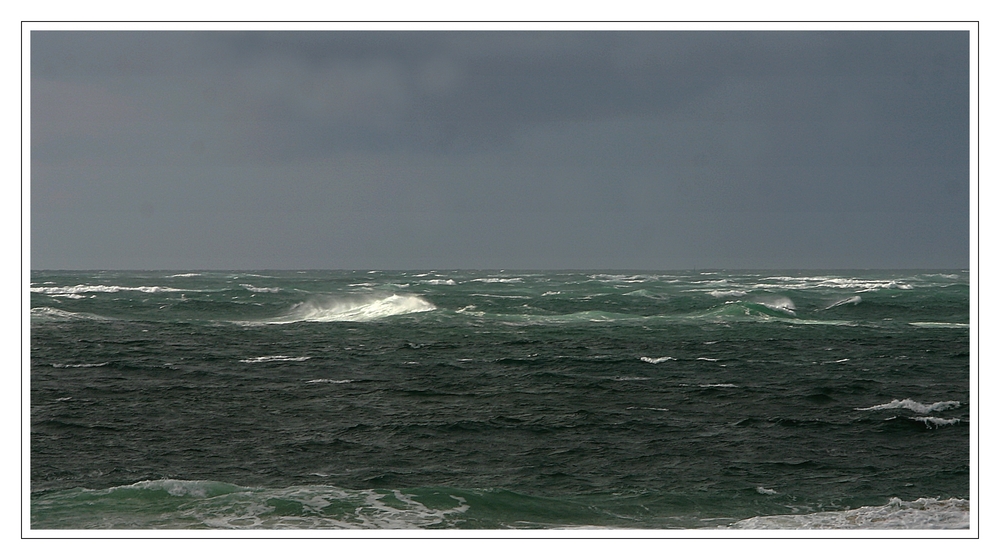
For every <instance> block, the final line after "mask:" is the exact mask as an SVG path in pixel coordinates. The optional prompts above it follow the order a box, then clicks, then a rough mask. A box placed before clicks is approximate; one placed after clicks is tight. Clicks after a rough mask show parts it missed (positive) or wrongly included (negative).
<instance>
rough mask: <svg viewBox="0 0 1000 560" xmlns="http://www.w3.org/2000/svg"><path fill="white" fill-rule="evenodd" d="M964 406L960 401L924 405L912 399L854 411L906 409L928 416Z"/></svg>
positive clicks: (894, 400) (895, 400) (897, 400)
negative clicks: (929, 413) (928, 414)
mask: <svg viewBox="0 0 1000 560" xmlns="http://www.w3.org/2000/svg"><path fill="white" fill-rule="evenodd" d="M960 406H962V403H960V402H958V401H940V402H936V403H933V404H923V403H919V402H916V401H914V400H911V399H903V400H899V399H893V400H892V402H888V403H885V404H877V405H875V406H869V407H867V408H855V409H854V410H892V409H896V408H905V409H907V410H912V411H913V412H916V413H918V414H927V413H928V412H937V411H940V410H949V409H952V408H958V407H960Z"/></svg>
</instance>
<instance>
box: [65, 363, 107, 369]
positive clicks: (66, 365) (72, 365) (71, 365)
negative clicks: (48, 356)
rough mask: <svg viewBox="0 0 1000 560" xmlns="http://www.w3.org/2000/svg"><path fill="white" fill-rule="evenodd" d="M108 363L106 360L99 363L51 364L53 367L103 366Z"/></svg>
mask: <svg viewBox="0 0 1000 560" xmlns="http://www.w3.org/2000/svg"><path fill="white" fill-rule="evenodd" d="M106 365H108V362H101V363H99V364H52V367H54V368H92V367H104V366H106Z"/></svg>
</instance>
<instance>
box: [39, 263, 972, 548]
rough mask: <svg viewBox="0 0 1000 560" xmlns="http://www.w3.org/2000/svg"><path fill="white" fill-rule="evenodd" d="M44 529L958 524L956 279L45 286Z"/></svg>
mask: <svg viewBox="0 0 1000 560" xmlns="http://www.w3.org/2000/svg"><path fill="white" fill-rule="evenodd" d="M30 289H31V332H30V337H31V354H30V360H31V365H30V399H31V413H30V414H31V454H30V465H31V467H30V477H31V479H30V485H31V500H30V508H31V513H30V518H31V528H32V529H133V528H134V529H218V528H235V529H250V528H254V529H282V528H291V529H312V528H316V529H321V528H329V529H336V528H346V529H363V528H373V529H394V528H403V529H414V528H428V529H432V528H437V529H456V530H460V529H554V528H612V529H623V528H632V529H734V530H741V529H768V528H776V529H789V528H792V529H866V528H870V529H967V528H969V525H970V523H969V512H970V502H969V500H970V478H969V477H970V471H969V467H970V424H969V422H970V338H969V336H970V334H969V332H970V331H969V320H970V319H969V317H970V313H969V305H970V304H969V301H970V299H969V274H968V271H964V270H963V271H958V270H955V271H836V272H820V271H805V272H802V271H796V272H790V271H701V272H662V273H651V272H635V273H632V272H627V273H623V272H601V271H592V272H580V271H574V272H558V271H553V272H539V271H532V272H512V271H410V272H383V271H255V272H247V271H233V272H190V271H174V272H119V271H113V272H112V271H103V272H58V271H35V272H33V273H32V276H31V288H30Z"/></svg>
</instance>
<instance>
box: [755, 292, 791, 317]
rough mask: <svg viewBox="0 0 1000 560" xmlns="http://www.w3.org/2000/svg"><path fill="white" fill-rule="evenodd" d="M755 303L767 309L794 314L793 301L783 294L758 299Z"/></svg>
mask: <svg viewBox="0 0 1000 560" xmlns="http://www.w3.org/2000/svg"><path fill="white" fill-rule="evenodd" d="M757 303H759V304H761V305H763V306H764V307H767V308H768V309H773V310H775V311H781V312H783V313H789V314H791V315H795V303H794V302H793V301H792V300H791V299H790V298H787V297H784V296H781V297H775V298H765V299H760V300H758V301H757Z"/></svg>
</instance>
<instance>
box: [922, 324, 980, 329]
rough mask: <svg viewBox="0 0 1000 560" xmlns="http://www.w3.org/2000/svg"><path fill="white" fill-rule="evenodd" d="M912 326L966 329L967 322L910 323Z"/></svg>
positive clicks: (967, 326)
mask: <svg viewBox="0 0 1000 560" xmlns="http://www.w3.org/2000/svg"><path fill="white" fill-rule="evenodd" d="M910 325H912V326H914V327H921V328H924V329H967V328H969V324H968V323H910Z"/></svg>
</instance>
